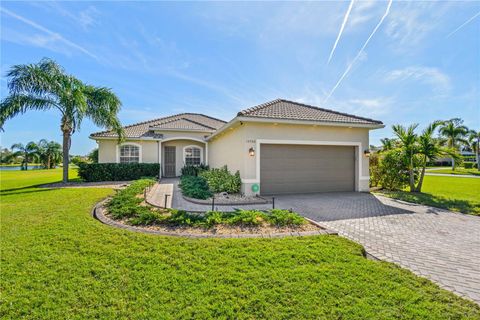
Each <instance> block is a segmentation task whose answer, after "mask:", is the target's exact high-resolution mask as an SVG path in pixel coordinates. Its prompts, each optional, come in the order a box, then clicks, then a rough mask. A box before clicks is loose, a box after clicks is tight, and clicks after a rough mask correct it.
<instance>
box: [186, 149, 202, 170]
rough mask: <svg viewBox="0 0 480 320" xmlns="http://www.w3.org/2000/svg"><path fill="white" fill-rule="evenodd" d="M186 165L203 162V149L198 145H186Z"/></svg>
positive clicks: (196, 164)
mask: <svg viewBox="0 0 480 320" xmlns="http://www.w3.org/2000/svg"><path fill="white" fill-rule="evenodd" d="M183 152H184V157H185V165H187V166H191V165H194V166H198V165H199V164H200V163H201V162H202V150H201V149H200V148H198V147H186V148H185V149H184V151H183Z"/></svg>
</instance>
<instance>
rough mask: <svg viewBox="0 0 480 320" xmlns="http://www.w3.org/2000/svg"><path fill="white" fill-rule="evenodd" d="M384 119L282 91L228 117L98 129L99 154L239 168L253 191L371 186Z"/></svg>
mask: <svg viewBox="0 0 480 320" xmlns="http://www.w3.org/2000/svg"><path fill="white" fill-rule="evenodd" d="M383 127H384V125H383V124H382V122H380V121H377V120H372V119H368V118H364V117H359V116H354V115H350V114H345V113H340V112H336V111H332V110H328V109H323V108H318V107H314V106H310V105H306V104H302V103H297V102H292V101H288V100H283V99H277V100H273V101H270V102H267V103H264V104H261V105H258V106H255V107H252V108H249V109H246V110H243V111H241V112H239V113H238V114H237V116H236V117H235V118H233V119H232V120H230V121H229V122H225V121H222V120H219V119H215V118H212V117H209V116H206V115H203V114H196V113H183V114H177V115H173V116H170V117H165V118H160V119H154V120H151V121H146V122H142V123H137V124H134V125H130V126H126V127H125V134H126V139H125V141H124V142H123V143H121V144H119V143H118V142H117V136H116V135H115V133H114V132H112V131H104V132H98V133H94V134H92V135H91V136H90V137H91V138H92V139H94V140H96V141H97V143H98V148H99V162H117V163H128V162H146V163H160V167H161V172H160V175H161V176H162V177H175V176H179V175H180V170H181V168H182V167H183V166H184V165H185V164H193V165H197V164H200V163H204V164H208V165H209V166H210V167H222V166H224V165H227V166H228V168H229V170H230V171H232V172H235V171H237V170H238V171H240V175H241V177H242V190H243V192H244V193H246V194H264V195H266V194H287V193H312V192H335V191H368V190H369V172H368V155H369V153H368V148H369V131H370V130H372V129H377V128H383Z"/></svg>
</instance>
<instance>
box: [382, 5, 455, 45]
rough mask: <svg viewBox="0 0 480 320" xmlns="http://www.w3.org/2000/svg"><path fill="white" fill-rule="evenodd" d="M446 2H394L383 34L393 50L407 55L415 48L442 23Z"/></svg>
mask: <svg viewBox="0 0 480 320" xmlns="http://www.w3.org/2000/svg"><path fill="white" fill-rule="evenodd" d="M449 6H450V4H449V3H447V2H443V3H442V2H436V1H433V2H420V1H415V2H396V3H395V6H394V8H393V10H392V14H391V15H390V17H389V19H388V23H387V24H386V28H385V34H386V35H387V36H388V37H389V38H390V39H391V46H392V48H393V49H394V50H396V51H398V52H403V53H409V52H411V51H412V49H414V48H417V47H418V46H420V45H421V44H422V42H423V41H424V40H425V38H427V37H428V36H429V35H430V34H431V32H432V31H434V30H436V29H437V28H438V25H439V24H440V23H441V22H442V21H443V19H441V18H442V16H443V15H444V14H445V13H447V12H448V8H449Z"/></svg>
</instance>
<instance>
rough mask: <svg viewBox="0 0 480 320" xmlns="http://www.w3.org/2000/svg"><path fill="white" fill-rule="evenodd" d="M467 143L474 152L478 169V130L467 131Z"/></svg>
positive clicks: (479, 144) (479, 151) (479, 150)
mask: <svg viewBox="0 0 480 320" xmlns="http://www.w3.org/2000/svg"><path fill="white" fill-rule="evenodd" d="M468 143H469V146H470V148H471V149H472V151H473V152H474V153H475V159H476V161H477V169H478V170H479V171H480V164H479V161H480V156H479V153H480V130H479V131H475V130H470V131H469V132H468Z"/></svg>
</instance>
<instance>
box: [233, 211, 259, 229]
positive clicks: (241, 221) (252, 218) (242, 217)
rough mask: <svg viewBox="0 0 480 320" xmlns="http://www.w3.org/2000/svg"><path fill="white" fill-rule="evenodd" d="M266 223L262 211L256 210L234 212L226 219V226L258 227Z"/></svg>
mask: <svg viewBox="0 0 480 320" xmlns="http://www.w3.org/2000/svg"><path fill="white" fill-rule="evenodd" d="M265 221H267V215H266V214H265V213H264V212H262V211H257V210H242V209H240V210H236V211H235V213H233V214H232V215H231V216H230V217H228V218H227V219H226V222H227V223H228V224H232V225H244V226H250V227H253V226H259V225H261V224H263V222H265Z"/></svg>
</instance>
